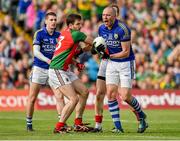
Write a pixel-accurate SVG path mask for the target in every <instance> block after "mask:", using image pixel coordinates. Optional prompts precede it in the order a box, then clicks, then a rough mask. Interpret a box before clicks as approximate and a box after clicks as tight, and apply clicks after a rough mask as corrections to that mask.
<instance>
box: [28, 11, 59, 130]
mask: <svg viewBox="0 0 180 141" xmlns="http://www.w3.org/2000/svg"><path fill="white" fill-rule="evenodd" d="M56 21H57V17H56V14H55V13H54V12H48V13H47V14H46V16H45V26H44V27H43V28H42V29H40V30H38V31H36V33H35V34H34V40H33V54H34V62H33V68H32V72H31V75H30V90H29V96H28V101H27V113H26V116H27V117H26V121H27V130H28V131H33V128H32V117H33V112H34V103H35V101H36V98H37V95H38V93H39V91H40V88H41V86H42V85H45V84H46V83H47V81H48V69H49V64H50V62H51V59H52V57H53V53H54V50H55V47H56V44H57V38H58V37H59V36H60V33H59V32H56V31H55V29H56ZM56 100H58V101H57V110H58V114H60V112H61V108H62V107H63V97H59V98H56ZM61 104H62V105H61Z"/></svg>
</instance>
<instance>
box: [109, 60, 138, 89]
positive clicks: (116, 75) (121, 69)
mask: <svg viewBox="0 0 180 141" xmlns="http://www.w3.org/2000/svg"><path fill="white" fill-rule="evenodd" d="M133 79H135V61H134V60H132V61H127V62H114V61H111V60H108V64H107V69H106V84H115V85H120V87H127V88H132V81H133Z"/></svg>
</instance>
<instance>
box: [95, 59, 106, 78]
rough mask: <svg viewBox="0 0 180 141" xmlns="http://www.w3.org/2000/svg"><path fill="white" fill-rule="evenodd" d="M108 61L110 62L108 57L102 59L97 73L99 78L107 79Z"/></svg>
mask: <svg viewBox="0 0 180 141" xmlns="http://www.w3.org/2000/svg"><path fill="white" fill-rule="evenodd" d="M107 63H108V60H107V59H102V60H101V63H100V65H99V71H98V74H97V76H98V78H100V79H104V80H105V77H106V67H107Z"/></svg>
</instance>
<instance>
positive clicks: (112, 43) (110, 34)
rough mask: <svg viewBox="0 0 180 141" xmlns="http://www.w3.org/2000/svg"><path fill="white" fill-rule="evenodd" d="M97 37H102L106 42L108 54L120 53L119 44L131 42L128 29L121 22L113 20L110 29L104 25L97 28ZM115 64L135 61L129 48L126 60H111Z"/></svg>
mask: <svg viewBox="0 0 180 141" xmlns="http://www.w3.org/2000/svg"><path fill="white" fill-rule="evenodd" d="M98 32H99V36H102V37H103V38H104V39H105V40H106V44H107V49H108V52H109V54H110V55H111V54H114V53H119V52H121V51H122V46H121V42H126V41H130V40H131V31H130V29H129V28H128V27H127V26H126V25H125V24H124V23H122V22H120V21H118V20H115V22H114V24H113V26H112V29H110V30H109V29H108V28H107V27H106V26H105V25H104V24H102V25H101V26H100V27H99V31H98ZM111 60H112V61H115V62H126V61H131V60H135V56H134V53H133V50H132V47H130V54H129V56H128V57H127V58H117V59H111Z"/></svg>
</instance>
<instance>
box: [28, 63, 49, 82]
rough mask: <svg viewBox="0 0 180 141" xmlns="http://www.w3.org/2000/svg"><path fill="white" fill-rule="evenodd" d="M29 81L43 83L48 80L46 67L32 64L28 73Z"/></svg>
mask: <svg viewBox="0 0 180 141" xmlns="http://www.w3.org/2000/svg"><path fill="white" fill-rule="evenodd" d="M30 82H33V83H37V84H41V85H45V84H47V82H48V69H44V68H40V67H37V66H33V68H32V71H31V74H30Z"/></svg>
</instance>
